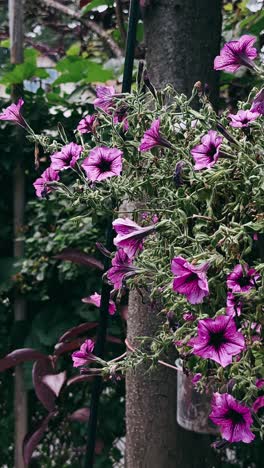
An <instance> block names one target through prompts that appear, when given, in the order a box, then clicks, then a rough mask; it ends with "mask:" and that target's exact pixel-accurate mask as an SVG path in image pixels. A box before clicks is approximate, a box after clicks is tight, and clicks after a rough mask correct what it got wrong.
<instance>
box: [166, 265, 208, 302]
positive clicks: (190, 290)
mask: <svg viewBox="0 0 264 468" xmlns="http://www.w3.org/2000/svg"><path fill="white" fill-rule="evenodd" d="M207 270H208V263H203V264H202V265H199V266H196V265H192V264H191V263H189V262H187V260H185V258H183V257H175V258H174V259H173V260H172V262H171V271H172V273H173V274H174V275H175V276H176V278H174V281H173V289H174V291H176V292H178V293H180V294H183V295H184V296H186V299H187V300H188V301H189V302H190V303H191V304H200V303H201V302H203V298H204V297H205V296H208V294H209V289H208V282H207V277H206V272H207Z"/></svg>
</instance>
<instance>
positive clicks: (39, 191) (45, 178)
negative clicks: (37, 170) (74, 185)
mask: <svg viewBox="0 0 264 468" xmlns="http://www.w3.org/2000/svg"><path fill="white" fill-rule="evenodd" d="M59 179H60V178H59V174H58V173H57V172H56V171H54V170H53V169H52V167H48V168H47V169H46V170H45V171H44V172H43V173H42V174H41V176H40V177H39V178H38V179H37V180H35V182H34V184H33V185H34V187H35V190H36V195H37V197H39V198H43V197H45V196H46V195H47V194H48V193H50V192H51V191H52V190H54V189H52V188H51V187H50V186H48V185H47V182H54V181H57V180H59Z"/></svg>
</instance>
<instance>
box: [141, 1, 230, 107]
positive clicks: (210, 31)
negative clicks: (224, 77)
mask: <svg viewBox="0 0 264 468" xmlns="http://www.w3.org/2000/svg"><path fill="white" fill-rule="evenodd" d="M221 5H222V2H221V0H213V1H212V0H150V6H149V7H147V8H146V9H145V12H144V30H145V45H146V61H147V68H148V71H149V74H150V77H151V80H152V81H153V84H154V85H156V86H157V87H158V88H161V87H163V86H164V85H166V84H168V83H170V84H172V85H173V86H174V87H175V89H176V90H177V91H178V92H180V93H185V94H187V95H188V94H190V92H191V90H192V88H193V85H194V83H195V82H197V81H201V82H202V83H203V84H205V83H207V84H208V85H209V88H210V91H211V99H212V101H216V100H217V96H218V80H219V72H215V71H214V70H213V63H214V57H215V56H216V55H217V54H218V53H219V46H220V38H221V22H222V21H221Z"/></svg>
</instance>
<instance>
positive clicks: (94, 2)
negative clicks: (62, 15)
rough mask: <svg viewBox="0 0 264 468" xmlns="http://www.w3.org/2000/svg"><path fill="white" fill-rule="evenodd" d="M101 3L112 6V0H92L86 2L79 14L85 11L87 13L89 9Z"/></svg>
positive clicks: (83, 13)
mask: <svg viewBox="0 0 264 468" xmlns="http://www.w3.org/2000/svg"><path fill="white" fill-rule="evenodd" d="M102 5H105V6H107V7H109V6H112V5H113V1H112V0H92V1H91V2H90V3H88V5H86V6H85V7H83V8H82V10H81V16H84V15H86V13H89V11H91V10H93V9H94V8H97V7H99V6H102Z"/></svg>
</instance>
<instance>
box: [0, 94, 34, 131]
mask: <svg viewBox="0 0 264 468" xmlns="http://www.w3.org/2000/svg"><path fill="white" fill-rule="evenodd" d="M23 104H24V101H23V99H22V98H19V100H18V102H17V103H16V104H11V105H10V106H8V107H7V108H6V109H3V112H2V113H1V114H0V120H9V121H11V122H14V123H16V124H18V125H20V127H23V128H27V124H26V122H25V120H24V118H23V117H22V115H21V107H22V106H23Z"/></svg>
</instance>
